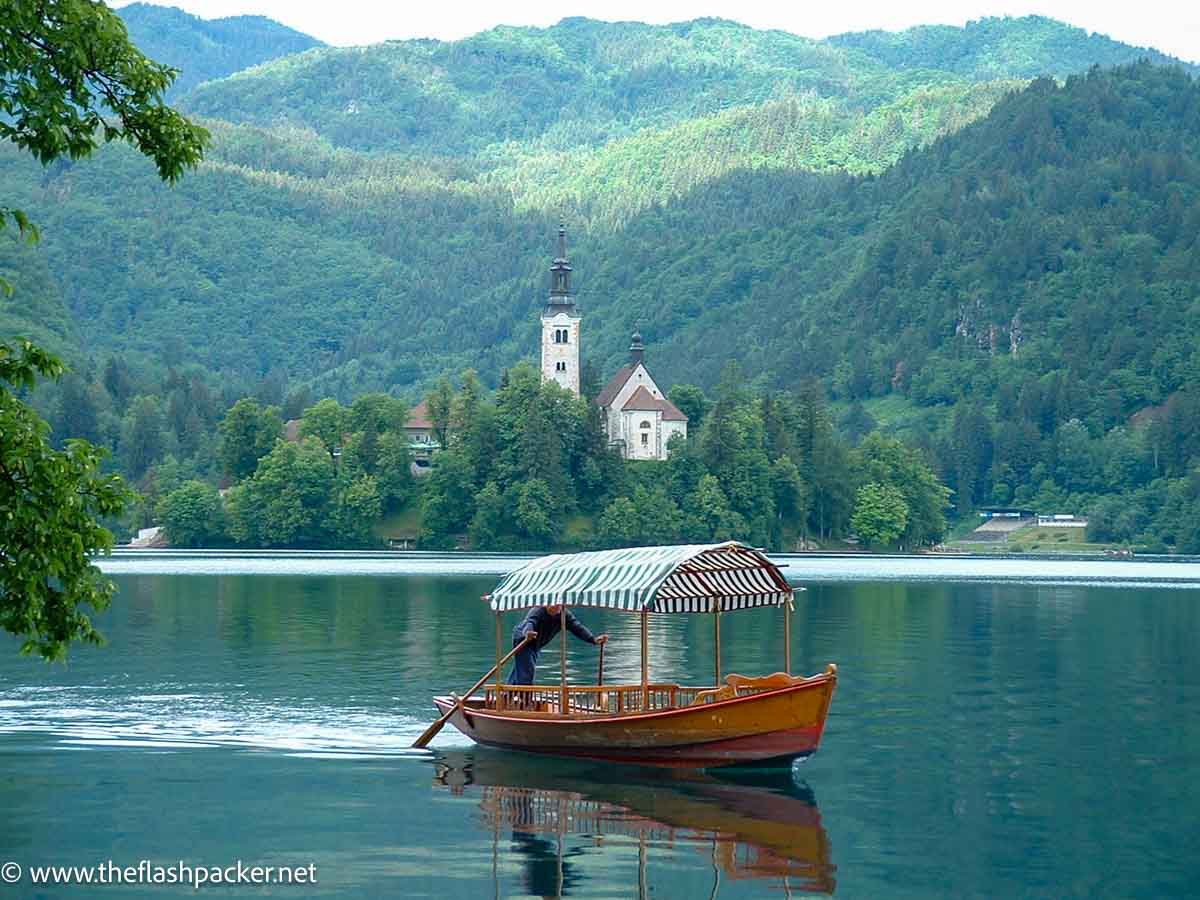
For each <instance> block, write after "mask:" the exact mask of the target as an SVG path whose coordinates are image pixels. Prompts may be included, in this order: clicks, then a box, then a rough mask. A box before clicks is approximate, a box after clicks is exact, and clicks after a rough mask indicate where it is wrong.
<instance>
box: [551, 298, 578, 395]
mask: <svg viewBox="0 0 1200 900" xmlns="http://www.w3.org/2000/svg"><path fill="white" fill-rule="evenodd" d="M579 320H580V317H579V316H572V315H569V314H567V313H565V312H560V313H557V314H556V315H553V316H549V317H547V316H543V317H542V378H543V379H545V380H546V381H555V382H558V384H560V385H562V386H563V387H565V388H566V389H567V390H569V391H570V392H571V393H573V394H574V395H575V396H576V397H578V396H579ZM562 330H565V331H566V332H567V340H566V342H565V343H562V342H558V341H555V340H554V338H555V332H556V331H562Z"/></svg>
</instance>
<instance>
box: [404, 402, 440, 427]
mask: <svg viewBox="0 0 1200 900" xmlns="http://www.w3.org/2000/svg"><path fill="white" fill-rule="evenodd" d="M404 427H405V428H410V429H414V430H416V429H427V428H432V427H433V422H431V421H430V419H429V404H428V403H426V402H425V401H424V400H422V401H421V402H420V403H418V404H417V405H416V406H414V407H413V408H412V411H411V412H410V413H409V414H408V421H407V422H405V423H404Z"/></svg>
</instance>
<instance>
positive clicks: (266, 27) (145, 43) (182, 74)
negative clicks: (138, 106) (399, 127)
mask: <svg viewBox="0 0 1200 900" xmlns="http://www.w3.org/2000/svg"><path fill="white" fill-rule="evenodd" d="M117 14H118V15H120V17H121V18H122V19H124V20H125V27H126V28H127V29H128V30H129V37H130V39H131V40H132V41H133V43H134V45H135V46H137V47H138V49H140V50H141V51H142V52H143V53H144V54H146V56H148V57H150V58H151V59H153V60H155V61H157V62H161V63H166V64H167V65H169V66H172V67H174V68H176V69H178V70H179V77H178V78H177V79H176V80H175V83H174V84H173V85H172V86H171V96H172V97H178V96H180V95H182V94H185V93H187V92H188V91H190V90H191V89H192V88H194V87H195V86H196V85H198V84H201V83H203V82H205V81H212V80H213V79H214V78H224V77H225V76H226V75H232V74H233V73H234V72H240V71H241V70H242V69H248V68H250V67H251V66H256V65H258V64H259V63H263V62H267V61H268V60H272V59H278V58H279V57H281V56H287V55H289V54H292V53H300V52H302V51H304V50H309V49H311V48H313V47H320V46H323V45H322V43H321V42H320V41H318V40H317V39H316V38H312V37H309V36H308V35H307V34H301V33H300V32H299V31H295V30H294V29H291V28H288V27H287V26H286V25H280V24H279V23H278V22H275V21H273V20H271V19H268V18H266V17H264V16H231V17H229V18H224V19H201V18H199V17H198V16H193V15H190V14H189V13H186V12H184V11H183V10H181V9H176V8H175V7H171V6H155V5H153V4H150V3H131V4H129V5H128V6H123V7H121V8H120V9H119V10H117Z"/></svg>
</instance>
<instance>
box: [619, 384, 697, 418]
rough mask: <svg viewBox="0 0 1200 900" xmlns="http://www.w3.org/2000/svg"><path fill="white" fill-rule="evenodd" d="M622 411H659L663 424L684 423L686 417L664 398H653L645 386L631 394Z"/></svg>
mask: <svg viewBox="0 0 1200 900" xmlns="http://www.w3.org/2000/svg"><path fill="white" fill-rule="evenodd" d="M621 408H622V409H636V410H638V411H639V412H644V411H647V410H656V409H657V410H661V412H662V417H663V421H664V422H686V421H687V416H685V415H684V414H683V413H682V412H680V410H679V407H677V406H676V405H675V404H674V403H672V402H671V401H670V400H668V399H667V398H666V397H655V396H654V395H653V394H651V393H650V392H649V391H648V390H646V386H645V385H642V386H641V387H639V388H638V389H637V390H636V391H634V392H633V396H632V397H630V398H629V399H628V400H627V401H626V402H625V405H624V406H623V407H621Z"/></svg>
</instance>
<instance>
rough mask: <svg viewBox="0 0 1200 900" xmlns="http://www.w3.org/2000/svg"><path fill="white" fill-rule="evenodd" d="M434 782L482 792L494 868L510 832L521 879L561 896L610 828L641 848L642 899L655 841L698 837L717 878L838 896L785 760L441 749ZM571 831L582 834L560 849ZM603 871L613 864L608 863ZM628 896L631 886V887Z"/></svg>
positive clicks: (469, 793) (819, 837) (684, 842)
mask: <svg viewBox="0 0 1200 900" xmlns="http://www.w3.org/2000/svg"><path fill="white" fill-rule="evenodd" d="M434 781H435V784H436V785H439V786H444V787H446V788H449V789H450V790H451V791H452V792H453V793H455V794H457V795H460V796H465V797H478V799H479V815H480V817H481V818H482V820H483V824H484V826H485V828H486V829H487V830H488V831H490V832H491V833H492V836H493V878H494V879H495V880H496V882H497V883H496V893H497V896H499V895H500V889H499V876H498V868H497V865H498V863H497V859H498V854H499V841H500V836H501V834H502V833H503V834H504V835H505V836H506V837H509V838H510V839H511V842H512V844H511V847H512V849H513V850H514V851H516V852H517V853H519V854H520V855H521V856H522V857H523V860H522V862H523V865H524V870H525V873H524V874H525V881H526V889H527V890H528V891H529V892H530V893H532V894H535V895H540V896H544V897H564V896H567V895H569V894H571V893H573V890H572V888H573V887H574V886H576V885H577V884H578V882H579V881H580V880H581V879H582V878H584V877H585V876H584V870H585V868H586V865H587V860H586V859H585V858H584V857H585V856H586V854H587V846H588V845H589V844H590V845H592V846H594V847H597V848H599V847H602V846H605V845H611V844H613V843H614V838H616V839H617V840H620V839H626V838H627V839H629V842H630V846H632V845H633V844H634V843H635V842H636V846H637V848H638V889H637V896H638V897H646V896H648V891H647V887H646V868H647V863H649V864H650V865H651V866H652V865H653V853H654V851H655V850H656V849H660V848H670V849H672V850H673V849H674V848H677V847H681V846H694V848H695V850H696V851H697V852H698V853H699V854H701V855H702V856H703V857H707V858H708V859H709V865H711V866H712V870H713V888H712V896H713V897H715V896H718V894H719V888H720V884H721V882H722V879H730V880H740V879H768V880H771V881H774V882H775V884H774V885H773V887H774V888H775V889H776V890H779V891H781V892H782V893H783V895H784V896H790V895H791V893H792V892H793V891H795V892H798V893H822V894H832V893H833V891H834V885H835V881H834V872H835V868H836V867H835V866H834V865H833V862H832V859H831V854H830V847H829V837H828V835H826V833H825V829H824V828H823V827H822V826H821V814H820V811H819V810H818V809H817V803H816V799H815V798H814V797H813V794H812V791H811V790H809V788H808V787H807V786H806V785H804V784H802V783H797V782H796V781H795V780H794V778H793V776H792V773H791V771H790V770H782V771H780V770H766V771H758V772H748V771H739V770H730V769H726V770H720V772H719V774H718V773H714V772H702V771H695V770H682V771H670V772H662V771H651V770H645V769H638V768H632V767H623V766H615V765H602V764H596V763H589V762H582V761H574V760H548V759H544V758H536V757H525V756H521V755H517V754H500V753H492V752H489V751H486V750H476V751H464V752H443V753H441V754H439V757H438V763H437V769H436V774H435V777H434ZM567 835H579V836H580V837H581V838H582V839H583V840H582V842H581V841H580V840H579V839H575V840H573V841H572V842H571V843H572V845H573V846H572V847H571V848H568V849H564V845H565V841H564V838H565V837H566V836H567ZM603 871H604V872H605V873H611V868H609V867H607V866H605V867H603ZM623 893H627V894H628V895H629V896H633V890H632V885H630V890H628V891H624V892H623Z"/></svg>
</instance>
